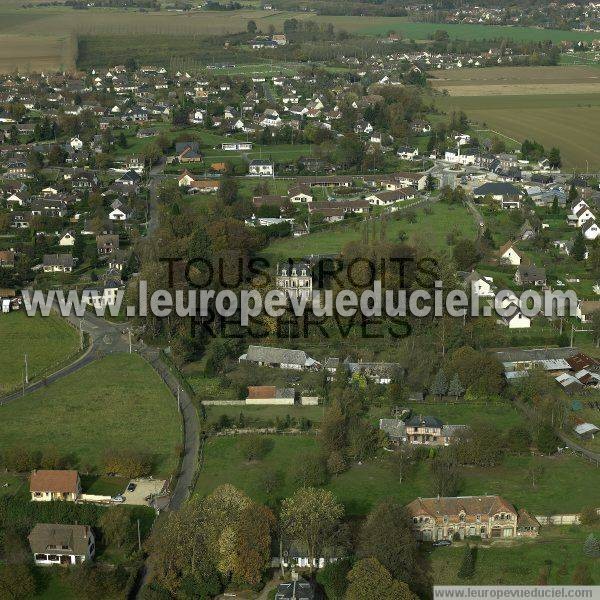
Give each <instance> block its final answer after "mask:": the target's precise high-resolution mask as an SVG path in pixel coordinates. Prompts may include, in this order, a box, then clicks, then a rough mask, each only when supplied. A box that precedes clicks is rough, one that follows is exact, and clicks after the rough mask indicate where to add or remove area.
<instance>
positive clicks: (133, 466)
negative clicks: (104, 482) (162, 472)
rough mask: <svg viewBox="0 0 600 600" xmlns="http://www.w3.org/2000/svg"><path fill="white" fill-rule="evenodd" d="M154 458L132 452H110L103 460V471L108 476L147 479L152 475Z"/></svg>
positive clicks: (106, 453)
mask: <svg viewBox="0 0 600 600" xmlns="http://www.w3.org/2000/svg"><path fill="white" fill-rule="evenodd" d="M152 462H153V461H152V457H151V456H150V455H148V454H143V453H141V452H134V451H131V450H108V451H107V452H105V454H104V457H103V459H102V469H103V472H104V473H106V474H107V475H112V474H117V475H121V476H123V477H146V476H148V475H150V474H151V473H152Z"/></svg>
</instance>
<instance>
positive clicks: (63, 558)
mask: <svg viewBox="0 0 600 600" xmlns="http://www.w3.org/2000/svg"><path fill="white" fill-rule="evenodd" d="M27 539H28V540H29V546H30V547H31V552H32V553H33V560H34V562H35V564H36V565H38V566H51V565H62V566H68V565H78V564H81V563H84V562H86V561H89V560H91V559H92V558H93V557H94V554H95V552H96V539H95V537H94V533H93V531H92V528H91V527H89V526H88V525H62V524H58V523H37V524H36V525H35V527H34V528H33V529H32V530H31V532H30V534H29V535H28V536H27Z"/></svg>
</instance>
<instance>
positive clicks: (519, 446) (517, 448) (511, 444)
mask: <svg viewBox="0 0 600 600" xmlns="http://www.w3.org/2000/svg"><path fill="white" fill-rule="evenodd" d="M531 442H532V438H531V432H530V431H529V429H527V427H525V426H522V425H515V426H514V427H511V428H510V429H509V430H508V433H507V434H506V439H505V443H506V447H507V448H508V450H510V451H511V452H514V453H515V454H521V453H525V452H529V449H530V448H531Z"/></svg>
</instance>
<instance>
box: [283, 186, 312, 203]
mask: <svg viewBox="0 0 600 600" xmlns="http://www.w3.org/2000/svg"><path fill="white" fill-rule="evenodd" d="M288 199H289V201H290V202H292V203H293V204H301V203H307V202H312V201H313V199H314V196H313V195H312V194H311V193H310V189H309V188H308V187H306V186H302V185H296V186H293V187H291V188H290V189H289V190H288Z"/></svg>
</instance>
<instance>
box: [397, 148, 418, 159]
mask: <svg viewBox="0 0 600 600" xmlns="http://www.w3.org/2000/svg"><path fill="white" fill-rule="evenodd" d="M396 155H397V156H398V158H401V159H402V160H415V159H416V158H418V157H419V149H418V148H411V147H410V146H402V147H401V148H398V151H397V152H396Z"/></svg>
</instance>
